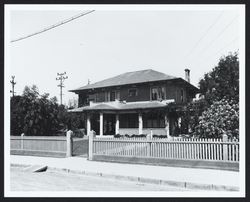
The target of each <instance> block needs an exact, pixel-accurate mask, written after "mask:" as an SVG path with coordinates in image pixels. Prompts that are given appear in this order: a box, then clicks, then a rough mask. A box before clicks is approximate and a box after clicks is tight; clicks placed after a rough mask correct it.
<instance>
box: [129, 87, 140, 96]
mask: <svg viewBox="0 0 250 202" xmlns="http://www.w3.org/2000/svg"><path fill="white" fill-rule="evenodd" d="M131 90H135V95H130V91H131ZM136 96H138V89H137V88H129V89H128V97H136Z"/></svg>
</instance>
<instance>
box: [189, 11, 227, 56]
mask: <svg viewBox="0 0 250 202" xmlns="http://www.w3.org/2000/svg"><path fill="white" fill-rule="evenodd" d="M222 14H223V11H222V12H221V13H220V14H219V15H218V16H217V18H216V19H215V20H214V21H213V23H212V24H211V25H210V26H209V27H208V29H207V30H206V32H205V34H204V35H202V36H201V37H200V38H199V40H198V41H197V42H196V43H195V45H194V46H193V48H192V49H191V50H190V51H189V53H188V54H187V55H186V58H187V57H188V56H190V55H191V53H192V52H193V51H194V50H195V48H196V47H197V46H198V45H199V44H200V42H201V40H202V39H203V38H205V36H207V34H208V33H209V31H210V30H211V29H212V28H213V27H214V25H216V23H217V22H218V21H219V19H220V18H221V16H222Z"/></svg>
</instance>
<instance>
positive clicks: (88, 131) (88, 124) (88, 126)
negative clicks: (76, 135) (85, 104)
mask: <svg viewBox="0 0 250 202" xmlns="http://www.w3.org/2000/svg"><path fill="white" fill-rule="evenodd" d="M90 130H91V122H90V114H87V135H88V136H89V134H90Z"/></svg>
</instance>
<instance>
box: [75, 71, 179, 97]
mask: <svg viewBox="0 0 250 202" xmlns="http://www.w3.org/2000/svg"><path fill="white" fill-rule="evenodd" d="M170 79H176V77H174V76H170V75H167V74H164V73H161V72H158V71H155V70H152V69H147V70H141V71H135V72H127V73H124V74H120V75H118V76H115V77H112V78H109V79H105V80H102V81H99V82H96V83H93V84H89V85H86V86H83V87H80V88H77V89H74V90H70V91H71V92H74V91H79V90H86V89H92V88H101V87H108V86H119V85H126V84H135V83H144V82H150V81H161V80H170Z"/></svg>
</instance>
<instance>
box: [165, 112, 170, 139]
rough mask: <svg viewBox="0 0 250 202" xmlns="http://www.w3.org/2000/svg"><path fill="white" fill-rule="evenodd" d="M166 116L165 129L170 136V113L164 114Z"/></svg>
mask: <svg viewBox="0 0 250 202" xmlns="http://www.w3.org/2000/svg"><path fill="white" fill-rule="evenodd" d="M164 118H165V130H166V133H167V137H168V138H170V137H171V136H170V127H169V119H168V115H167V114H165V116H164Z"/></svg>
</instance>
